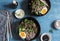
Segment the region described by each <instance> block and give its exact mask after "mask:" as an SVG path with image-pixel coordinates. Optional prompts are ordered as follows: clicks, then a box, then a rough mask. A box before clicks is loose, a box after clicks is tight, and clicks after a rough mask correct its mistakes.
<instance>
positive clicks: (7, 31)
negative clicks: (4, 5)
mask: <svg viewBox="0 0 60 41" xmlns="http://www.w3.org/2000/svg"><path fill="white" fill-rule="evenodd" d="M6 26H7V28H6V30H7V41H9V28H8V27H9V26H8V15H7V21H6Z"/></svg>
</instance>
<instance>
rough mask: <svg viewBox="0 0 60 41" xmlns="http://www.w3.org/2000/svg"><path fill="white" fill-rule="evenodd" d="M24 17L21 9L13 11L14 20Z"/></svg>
mask: <svg viewBox="0 0 60 41" xmlns="http://www.w3.org/2000/svg"><path fill="white" fill-rule="evenodd" d="M24 15H25V12H24V10H22V9H18V10H16V11H15V17H16V18H19V19H20V18H23V17H24Z"/></svg>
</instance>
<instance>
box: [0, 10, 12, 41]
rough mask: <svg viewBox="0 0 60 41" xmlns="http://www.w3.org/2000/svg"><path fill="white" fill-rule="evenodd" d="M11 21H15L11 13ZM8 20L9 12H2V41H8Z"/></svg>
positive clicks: (0, 21)
mask: <svg viewBox="0 0 60 41" xmlns="http://www.w3.org/2000/svg"><path fill="white" fill-rule="evenodd" d="M9 17H10V20H11V21H12V20H13V16H12V14H11V13H10V12H9ZM6 20H7V11H6V10H0V41H7V37H6V35H7V34H6V33H7V30H6V27H7V26H6Z"/></svg>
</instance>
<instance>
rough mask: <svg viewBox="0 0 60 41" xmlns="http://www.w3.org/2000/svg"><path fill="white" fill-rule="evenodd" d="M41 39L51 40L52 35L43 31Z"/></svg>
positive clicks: (44, 40)
mask: <svg viewBox="0 0 60 41" xmlns="http://www.w3.org/2000/svg"><path fill="white" fill-rule="evenodd" d="M41 41H51V36H50V34H49V33H43V34H42V35H41Z"/></svg>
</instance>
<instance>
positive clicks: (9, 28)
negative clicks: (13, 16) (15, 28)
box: [6, 12, 12, 41]
mask: <svg viewBox="0 0 60 41" xmlns="http://www.w3.org/2000/svg"><path fill="white" fill-rule="evenodd" d="M6 25H7V40H8V41H9V35H10V36H11V38H12V32H11V24H10V17H9V14H8V12H7V21H6Z"/></svg>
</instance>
